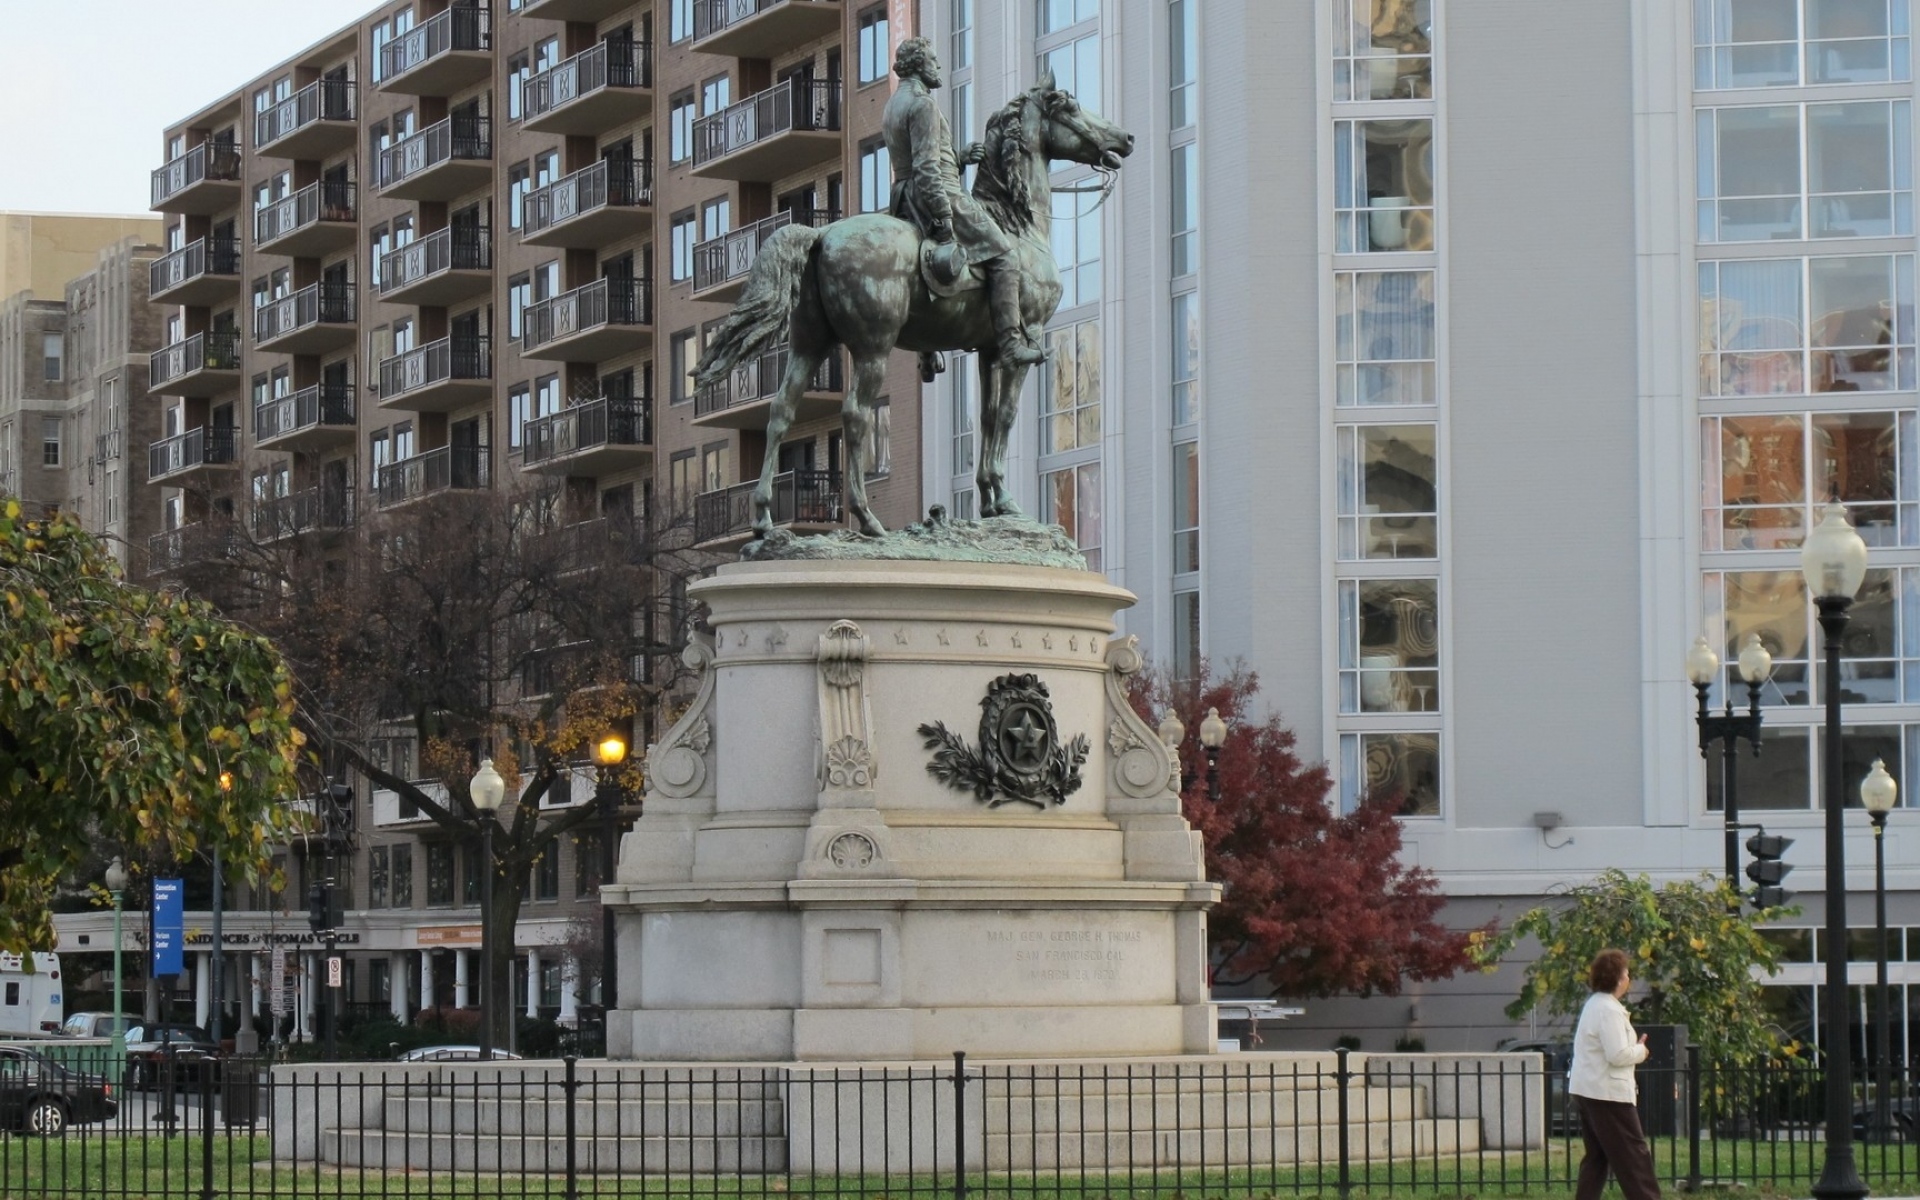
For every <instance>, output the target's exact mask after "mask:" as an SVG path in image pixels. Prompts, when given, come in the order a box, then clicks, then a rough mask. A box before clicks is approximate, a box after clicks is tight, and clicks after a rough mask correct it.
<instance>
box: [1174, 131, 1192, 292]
mask: <svg viewBox="0 0 1920 1200" xmlns="http://www.w3.org/2000/svg"><path fill="white" fill-rule="evenodd" d="M1168 161H1169V166H1170V168H1171V175H1172V188H1173V204H1172V207H1171V209H1170V210H1169V211H1170V213H1171V222H1170V223H1171V225H1172V231H1171V232H1172V236H1173V273H1174V274H1175V275H1176V276H1179V275H1190V274H1192V273H1193V272H1194V271H1197V270H1199V269H1200V237H1199V232H1198V231H1199V228H1200V148H1199V147H1198V146H1196V145H1194V144H1193V143H1192V142H1188V143H1187V144H1185V145H1183V146H1175V147H1174V148H1173V150H1172V151H1171V152H1170V154H1169V160H1168Z"/></svg>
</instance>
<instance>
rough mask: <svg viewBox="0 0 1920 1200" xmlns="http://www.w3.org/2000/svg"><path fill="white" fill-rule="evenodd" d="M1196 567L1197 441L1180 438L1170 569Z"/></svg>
mask: <svg viewBox="0 0 1920 1200" xmlns="http://www.w3.org/2000/svg"><path fill="white" fill-rule="evenodd" d="M1199 569H1200V443H1198V442H1182V443H1181V444H1180V445H1178V446H1175V447H1174V448H1173V572H1174V574H1176V575H1179V574H1184V573H1186V572H1188V571H1198V570H1199ZM1182 678H1185V676H1183V677H1182Z"/></svg>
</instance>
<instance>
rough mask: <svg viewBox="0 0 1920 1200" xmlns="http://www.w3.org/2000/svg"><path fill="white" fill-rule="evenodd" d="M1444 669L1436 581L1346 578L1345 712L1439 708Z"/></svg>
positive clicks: (1342, 701)
mask: <svg viewBox="0 0 1920 1200" xmlns="http://www.w3.org/2000/svg"><path fill="white" fill-rule="evenodd" d="M1439 668H1440V607H1439V596H1438V584H1437V582H1436V581H1435V580H1432V579H1349V580H1343V581H1341V583H1340V711H1341V712H1347V713H1389V712H1391V713H1405V712H1435V711H1437V710H1438V709H1439V707H1440V670H1439Z"/></svg>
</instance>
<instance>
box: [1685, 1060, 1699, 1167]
mask: <svg viewBox="0 0 1920 1200" xmlns="http://www.w3.org/2000/svg"><path fill="white" fill-rule="evenodd" d="M1686 1190H1687V1191H1689V1192H1697V1191H1699V1190H1700V1047H1699V1046H1697V1045H1694V1044H1692V1043H1688V1045H1687V1187H1686Z"/></svg>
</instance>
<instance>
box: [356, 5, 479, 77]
mask: <svg viewBox="0 0 1920 1200" xmlns="http://www.w3.org/2000/svg"><path fill="white" fill-rule="evenodd" d="M491 19H492V14H491V13H490V12H488V11H487V10H486V9H484V8H481V7H480V6H479V5H478V4H465V3H462V4H456V5H454V7H452V8H449V9H447V10H446V11H445V12H443V13H441V14H440V15H439V16H437V17H431V18H429V19H427V20H425V21H422V22H421V23H420V24H418V25H416V26H414V27H413V28H412V29H409V30H408V31H407V32H405V33H403V34H401V35H400V36H399V37H397V38H394V39H393V40H392V41H390V42H388V43H387V44H386V45H384V46H382V47H381V48H380V90H381V91H383V92H397V93H399V94H401V95H406V96H449V95H452V94H453V93H454V92H457V91H459V90H460V89H461V88H463V87H466V86H467V85H468V84H473V83H479V82H480V81H481V80H483V79H485V78H486V77H487V75H488V73H489V72H490V71H491V70H492V69H493V54H492V47H493V37H492V20H491Z"/></svg>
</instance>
